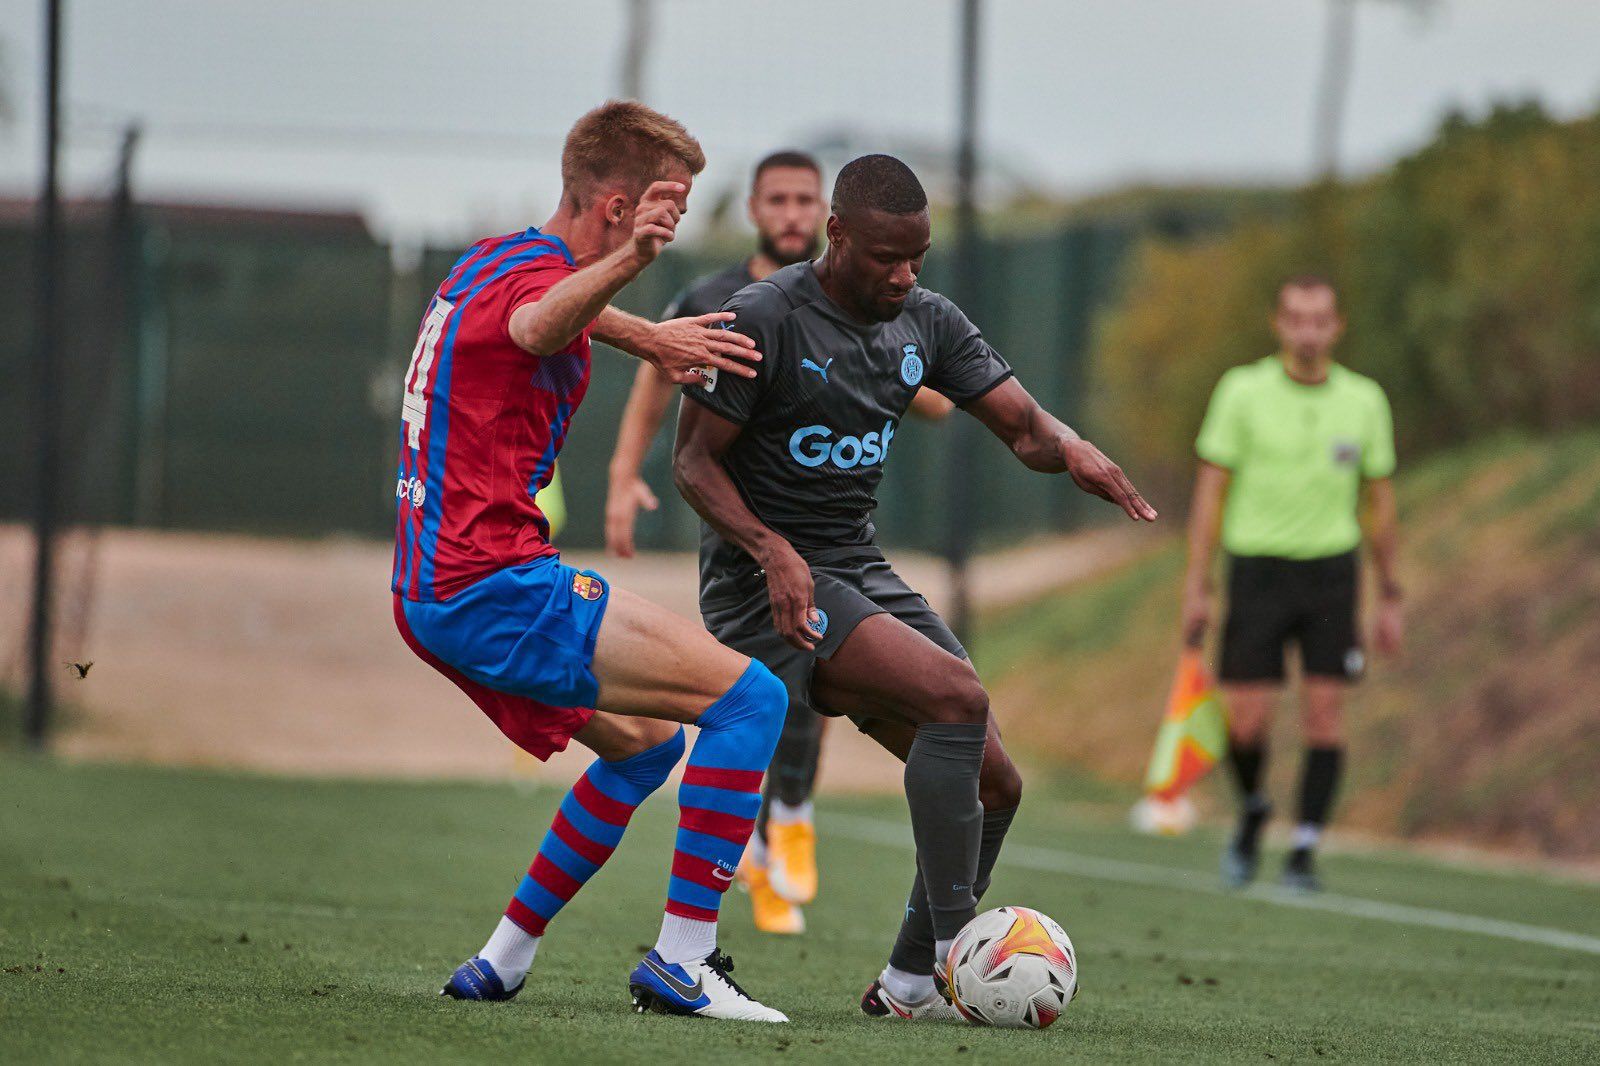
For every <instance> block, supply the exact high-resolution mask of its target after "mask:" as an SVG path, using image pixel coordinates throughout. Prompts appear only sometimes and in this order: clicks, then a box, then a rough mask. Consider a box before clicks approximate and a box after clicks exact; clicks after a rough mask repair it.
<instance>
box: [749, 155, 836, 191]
mask: <svg viewBox="0 0 1600 1066" xmlns="http://www.w3.org/2000/svg"><path fill="white" fill-rule="evenodd" d="M773 167H794V168H796V169H799V170H809V171H811V172H812V173H813V174H815V175H816V176H817V177H819V178H820V177H822V164H821V163H818V162H817V161H816V158H815V157H813V156H812V155H811V154H810V153H809V152H802V151H800V150H799V149H798V148H780V149H779V150H778V151H776V152H773V153H771V154H770V155H768V156H765V157H764V158H763V159H762V160H761V162H759V163H757V164H756V171H755V173H754V174H752V175H750V187H751V188H752V189H753V188H755V187H756V183H757V182H759V181H760V180H761V175H763V174H765V173H766V172H767V171H769V170H771V169H772V168H773Z"/></svg>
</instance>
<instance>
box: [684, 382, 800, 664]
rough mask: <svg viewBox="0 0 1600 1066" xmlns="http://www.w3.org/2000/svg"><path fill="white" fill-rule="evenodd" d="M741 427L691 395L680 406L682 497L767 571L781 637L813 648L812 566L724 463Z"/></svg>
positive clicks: (723, 536) (774, 614)
mask: <svg viewBox="0 0 1600 1066" xmlns="http://www.w3.org/2000/svg"><path fill="white" fill-rule="evenodd" d="M740 429H741V427H740V426H739V425H738V424H737V423H735V422H730V421H728V420H727V419H726V418H723V417H722V416H720V415H718V414H715V413H714V412H712V411H710V410H708V409H707V408H705V407H703V406H701V405H700V404H699V403H696V402H695V401H693V400H684V401H682V404H681V406H680V407H679V410H678V439H677V444H676V446H675V447H674V448H673V452H672V477H673V481H674V482H675V483H676V484H677V486H678V491H679V492H681V493H682V494H683V498H684V499H685V500H688V501H689V506H690V507H693V508H694V509H695V511H696V512H697V513H698V514H699V515H700V517H701V518H703V519H705V520H706V522H707V524H709V525H710V526H711V528H712V529H714V530H716V531H717V532H718V533H719V534H721V536H722V538H723V539H724V540H726V541H728V542H729V543H731V544H736V545H738V546H739V547H740V548H743V549H744V550H745V551H746V552H747V553H749V555H750V557H751V558H752V559H754V560H755V561H756V565H757V566H759V567H761V569H762V570H764V571H766V576H767V596H768V599H770V600H771V602H772V620H773V622H774V624H775V625H776V626H777V628H778V632H779V633H781V634H782V635H783V638H784V639H785V640H787V641H788V642H789V643H790V644H793V645H794V646H795V647H797V648H800V649H802V650H805V651H811V650H813V649H814V648H815V647H816V646H817V641H818V640H820V639H821V634H819V633H818V632H817V631H816V630H814V629H812V628H811V625H810V622H811V621H812V620H813V616H814V614H815V609H816V594H815V588H814V585H813V582H812V579H811V567H809V566H808V565H806V561H805V560H804V559H802V558H800V554H799V553H798V552H796V551H795V550H794V546H793V545H791V544H790V543H789V542H788V541H787V540H785V539H784V538H783V537H782V536H780V535H779V534H778V533H777V532H776V531H775V530H773V529H772V528H771V527H770V526H768V525H767V524H766V523H765V522H763V521H761V519H760V518H758V517H757V516H756V513H755V512H754V511H752V510H750V507H749V505H748V504H746V503H745V502H744V497H742V496H740V495H739V490H738V488H737V487H735V486H734V483H733V479H732V478H731V477H729V476H728V471H727V469H726V468H724V467H723V465H722V459H723V456H724V455H726V454H727V451H728V449H729V448H731V447H732V446H733V442H734V441H736V440H738V439H739V433H740Z"/></svg>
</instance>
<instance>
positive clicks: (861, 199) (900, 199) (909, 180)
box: [832, 155, 928, 215]
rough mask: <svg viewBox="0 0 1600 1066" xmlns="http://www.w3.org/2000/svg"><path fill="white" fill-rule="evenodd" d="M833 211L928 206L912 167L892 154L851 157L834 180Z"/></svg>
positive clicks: (912, 210)
mask: <svg viewBox="0 0 1600 1066" xmlns="http://www.w3.org/2000/svg"><path fill="white" fill-rule="evenodd" d="M832 207H833V213H834V214H836V215H837V214H842V213H843V212H845V211H849V210H860V209H862V208H872V209H875V210H878V211H887V212H888V213H889V214H891V215H914V214H916V213H917V212H918V211H926V210H927V209H928V194H927V193H926V192H925V191H923V188H922V182H920V181H918V180H917V176H916V175H915V174H913V173H912V172H911V168H910V167H908V166H906V165H905V164H904V163H902V162H900V160H898V159H896V158H895V157H894V156H892V155H864V156H861V157H860V158H859V159H852V160H850V162H848V163H846V164H845V165H844V169H843V170H841V171H839V176H838V178H836V179H834V183H833V204H832Z"/></svg>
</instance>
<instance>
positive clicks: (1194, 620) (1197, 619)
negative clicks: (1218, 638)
mask: <svg viewBox="0 0 1600 1066" xmlns="http://www.w3.org/2000/svg"><path fill="white" fill-rule="evenodd" d="M1210 628H1211V590H1210V589H1207V588H1205V587H1203V586H1202V587H1200V588H1195V587H1192V586H1186V587H1185V588H1184V590H1183V646H1184V647H1186V648H1198V647H1200V646H1201V645H1202V644H1204V643H1205V640H1206V631H1207V630H1209V629H1210Z"/></svg>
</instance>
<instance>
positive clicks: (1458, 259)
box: [1091, 105, 1600, 486]
mask: <svg viewBox="0 0 1600 1066" xmlns="http://www.w3.org/2000/svg"><path fill="white" fill-rule="evenodd" d="M1597 176H1600V114H1597V115H1594V116H1590V117H1588V118H1584V119H1580V120H1577V121H1565V122H1563V121H1557V120H1556V119H1553V118H1552V117H1550V116H1549V115H1548V114H1546V113H1545V112H1544V111H1543V110H1542V109H1541V108H1539V107H1538V106H1537V105H1521V106H1514V107H1512V106H1507V107H1499V108H1497V109H1495V110H1494V111H1493V112H1491V113H1490V114H1489V115H1487V116H1486V117H1484V118H1482V119H1481V120H1477V121H1471V120H1468V119H1466V118H1464V117H1461V116H1459V115H1457V116H1452V117H1450V118H1448V119H1446V120H1445V122H1444V123H1443V124H1442V125H1441V127H1440V129H1439V131H1438V133H1437V134H1436V136H1435V137H1434V139H1433V140H1432V142H1431V143H1429V144H1428V145H1427V146H1426V147H1424V148H1423V149H1421V150H1420V151H1418V152H1416V153H1415V154H1414V155H1411V156H1409V157H1407V158H1405V159H1403V160H1401V161H1400V162H1398V163H1396V164H1395V165H1394V166H1392V167H1391V168H1389V169H1387V170H1385V171H1384V172H1382V173H1380V174H1378V175H1376V176H1374V177H1372V178H1370V179H1367V180H1365V181H1362V182H1360V183H1356V184H1351V185H1345V186H1322V187H1317V188H1310V189H1306V190H1304V191H1303V193H1302V197H1301V205H1300V209H1299V210H1298V211H1296V212H1293V213H1291V214H1288V215H1284V214H1276V215H1274V216H1272V217H1261V218H1258V219H1255V220H1253V221H1252V220H1247V221H1243V222H1241V223H1239V224H1237V225H1235V226H1234V227H1233V228H1232V229H1230V230H1229V231H1228V232H1227V233H1225V234H1223V235H1221V236H1219V237H1216V238H1215V239H1211V240H1205V241H1201V242H1198V243H1197V242H1193V241H1190V242H1187V243H1178V242H1171V241H1163V240H1160V239H1153V240H1148V241H1146V242H1145V243H1144V244H1143V245H1142V246H1141V247H1140V249H1139V250H1138V251H1137V252H1136V254H1135V256H1134V259H1133V263H1132V265H1131V267H1130V270H1129V274H1128V276H1127V284H1126V285H1125V287H1124V289H1123V290H1122V295H1121V299H1120V301H1119V304H1118V306H1117V307H1116V308H1115V310H1114V311H1113V312H1112V313H1110V314H1109V315H1107V316H1106V317H1105V318H1104V319H1103V320H1102V322H1101V326H1100V329H1099V330H1098V332H1097V336H1096V340H1095V345H1094V350H1093V356H1092V363H1091V366H1092V372H1093V373H1094V375H1095V378H1096V382H1097V385H1098V386H1099V388H1098V390H1097V391H1098V394H1099V398H1098V403H1099V405H1100V409H1099V414H1100V415H1101V416H1102V417H1101V420H1100V424H1101V425H1104V426H1107V427H1112V432H1114V433H1115V434H1116V435H1117V443H1118V445H1119V449H1120V453H1121V454H1122V455H1123V456H1125V457H1126V460H1127V462H1128V463H1129V465H1131V466H1133V467H1134V468H1136V469H1138V468H1143V469H1144V470H1146V471H1147V472H1148V474H1149V475H1150V476H1151V477H1153V478H1155V479H1156V480H1157V481H1165V482H1166V483H1167V484H1169V485H1173V486H1175V485H1176V483H1177V482H1178V481H1179V480H1181V479H1182V478H1183V477H1185V476H1186V474H1187V471H1188V468H1189V464H1190V456H1191V455H1192V446H1193V441H1194V434H1195V430H1196V428H1197V427H1198V425H1199V421H1200V416H1201V414H1202V413H1203V411H1204V408H1205V403H1206V400H1207V398H1208V396H1209V395H1210V391H1211V388H1212V386H1213V385H1214V384H1215V382H1216V380H1217V378H1218V377H1219V376H1220V375H1221V374H1222V372H1223V371H1224V370H1226V369H1227V368H1228V367H1229V366H1232V365H1234V364H1237V363H1242V362H1246V361H1249V360H1251V359H1254V358H1257V357H1258V356H1260V355H1263V354H1265V353H1267V352H1269V351H1271V350H1272V348H1273V346H1274V341H1273V338H1272V334H1271V331H1270V321H1269V320H1270V316H1271V313H1272V303H1273V298H1274V294H1275V291H1276V288H1277V284H1278V282H1279V281H1280V280H1281V279H1282V278H1283V277H1284V276H1286V275H1288V274H1291V273H1297V272H1302V271H1307V270H1314V271H1320V272H1324V273H1327V274H1329V275H1331V276H1332V277H1334V278H1335V279H1336V280H1337V281H1338V283H1339V285H1340V288H1341V298H1342V300H1343V304H1344V307H1345V311H1346V313H1347V315H1348V317H1349V322H1350V329H1349V333H1348V335H1347V337H1346V339H1345V341H1344V342H1343V344H1342V347H1341V353H1340V358H1341V359H1342V360H1343V361H1345V362H1346V363H1348V364H1349V365H1351V366H1353V367H1355V368H1356V369H1359V370H1361V371H1363V372H1365V373H1368V374H1370V375H1372V376H1373V377H1375V378H1377V379H1378V381H1379V382H1381V383H1382V384H1383V385H1384V387H1385V388H1386V389H1387V390H1388V392H1389V395H1390V399H1391V402H1392V403H1393V406H1394V409H1395V416H1396V422H1397V429H1398V433H1399V437H1400V443H1401V446H1402V449H1403V450H1404V451H1405V452H1407V453H1408V454H1418V453H1421V452H1424V451H1427V450H1430V449H1433V448H1436V447H1438V446H1440V445H1443V444H1447V443H1450V442H1453V441H1458V440H1463V439H1467V438H1471V437H1474V436H1478V435H1481V434H1483V433H1486V432H1490V431H1493V430H1496V429H1500V428H1505V427H1520V428H1528V429H1534V430H1553V429H1557V428H1560V427H1562V426H1566V425H1571V424H1574V423H1578V422H1582V421H1590V420H1594V419H1596V418H1597V417H1600V180H1597Z"/></svg>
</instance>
